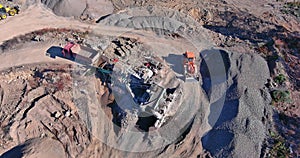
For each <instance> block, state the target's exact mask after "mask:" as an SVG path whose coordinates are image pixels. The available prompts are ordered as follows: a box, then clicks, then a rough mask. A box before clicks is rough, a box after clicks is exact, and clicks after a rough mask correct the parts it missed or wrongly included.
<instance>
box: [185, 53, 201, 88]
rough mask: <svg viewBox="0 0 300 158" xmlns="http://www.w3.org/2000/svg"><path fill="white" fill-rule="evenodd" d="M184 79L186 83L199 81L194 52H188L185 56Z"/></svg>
mask: <svg viewBox="0 0 300 158" xmlns="http://www.w3.org/2000/svg"><path fill="white" fill-rule="evenodd" d="M183 56H184V64H183V65H184V77H185V81H186V82H195V81H199V72H198V70H197V65H196V56H195V53H193V52H188V51H186V52H185V53H184V54H183Z"/></svg>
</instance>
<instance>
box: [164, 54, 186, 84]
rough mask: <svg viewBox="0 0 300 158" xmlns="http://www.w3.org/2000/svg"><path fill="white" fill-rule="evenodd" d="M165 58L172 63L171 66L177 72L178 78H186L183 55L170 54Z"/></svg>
mask: <svg viewBox="0 0 300 158" xmlns="http://www.w3.org/2000/svg"><path fill="white" fill-rule="evenodd" d="M163 59H164V60H165V61H166V62H167V63H168V64H169V65H170V68H171V69H172V70H173V71H174V72H175V73H176V74H177V76H178V78H180V79H182V80H185V79H184V67H183V55H177V54H169V55H168V56H167V57H163Z"/></svg>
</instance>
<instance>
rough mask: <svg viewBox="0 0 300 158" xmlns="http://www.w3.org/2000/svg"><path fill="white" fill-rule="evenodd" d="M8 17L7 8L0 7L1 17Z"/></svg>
mask: <svg viewBox="0 0 300 158" xmlns="http://www.w3.org/2000/svg"><path fill="white" fill-rule="evenodd" d="M6 18H7V13H6V10H5V8H3V7H2V8H0V19H1V20H2V19H6Z"/></svg>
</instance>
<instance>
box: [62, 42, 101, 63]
mask: <svg viewBox="0 0 300 158" xmlns="http://www.w3.org/2000/svg"><path fill="white" fill-rule="evenodd" d="M62 55H63V57H65V58H69V59H71V60H75V61H76V62H78V63H81V64H85V65H91V66H94V64H95V63H96V62H97V60H98V59H99V57H100V54H99V53H98V51H96V50H94V49H92V48H89V47H85V46H82V45H79V44H76V43H74V42H69V43H67V44H66V46H65V47H64V48H63V49H62Z"/></svg>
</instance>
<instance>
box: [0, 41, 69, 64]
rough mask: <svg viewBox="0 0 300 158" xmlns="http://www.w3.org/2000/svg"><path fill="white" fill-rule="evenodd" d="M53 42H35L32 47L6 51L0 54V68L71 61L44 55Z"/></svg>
mask: <svg viewBox="0 0 300 158" xmlns="http://www.w3.org/2000/svg"><path fill="white" fill-rule="evenodd" d="M52 45H53V44H52V43H48V44H37V45H36V46H34V47H27V48H23V49H19V50H15V51H12V52H6V53H4V54H1V55H0V57H1V58H0V70H4V69H7V68H10V67H14V66H20V65H26V64H37V63H46V62H60V63H61V62H63V63H70V64H71V63H73V62H72V61H69V60H66V59H62V58H59V57H58V58H56V59H53V58H50V57H49V56H46V54H45V53H46V51H47V49H49V48H50V47H51V46H52Z"/></svg>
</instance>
